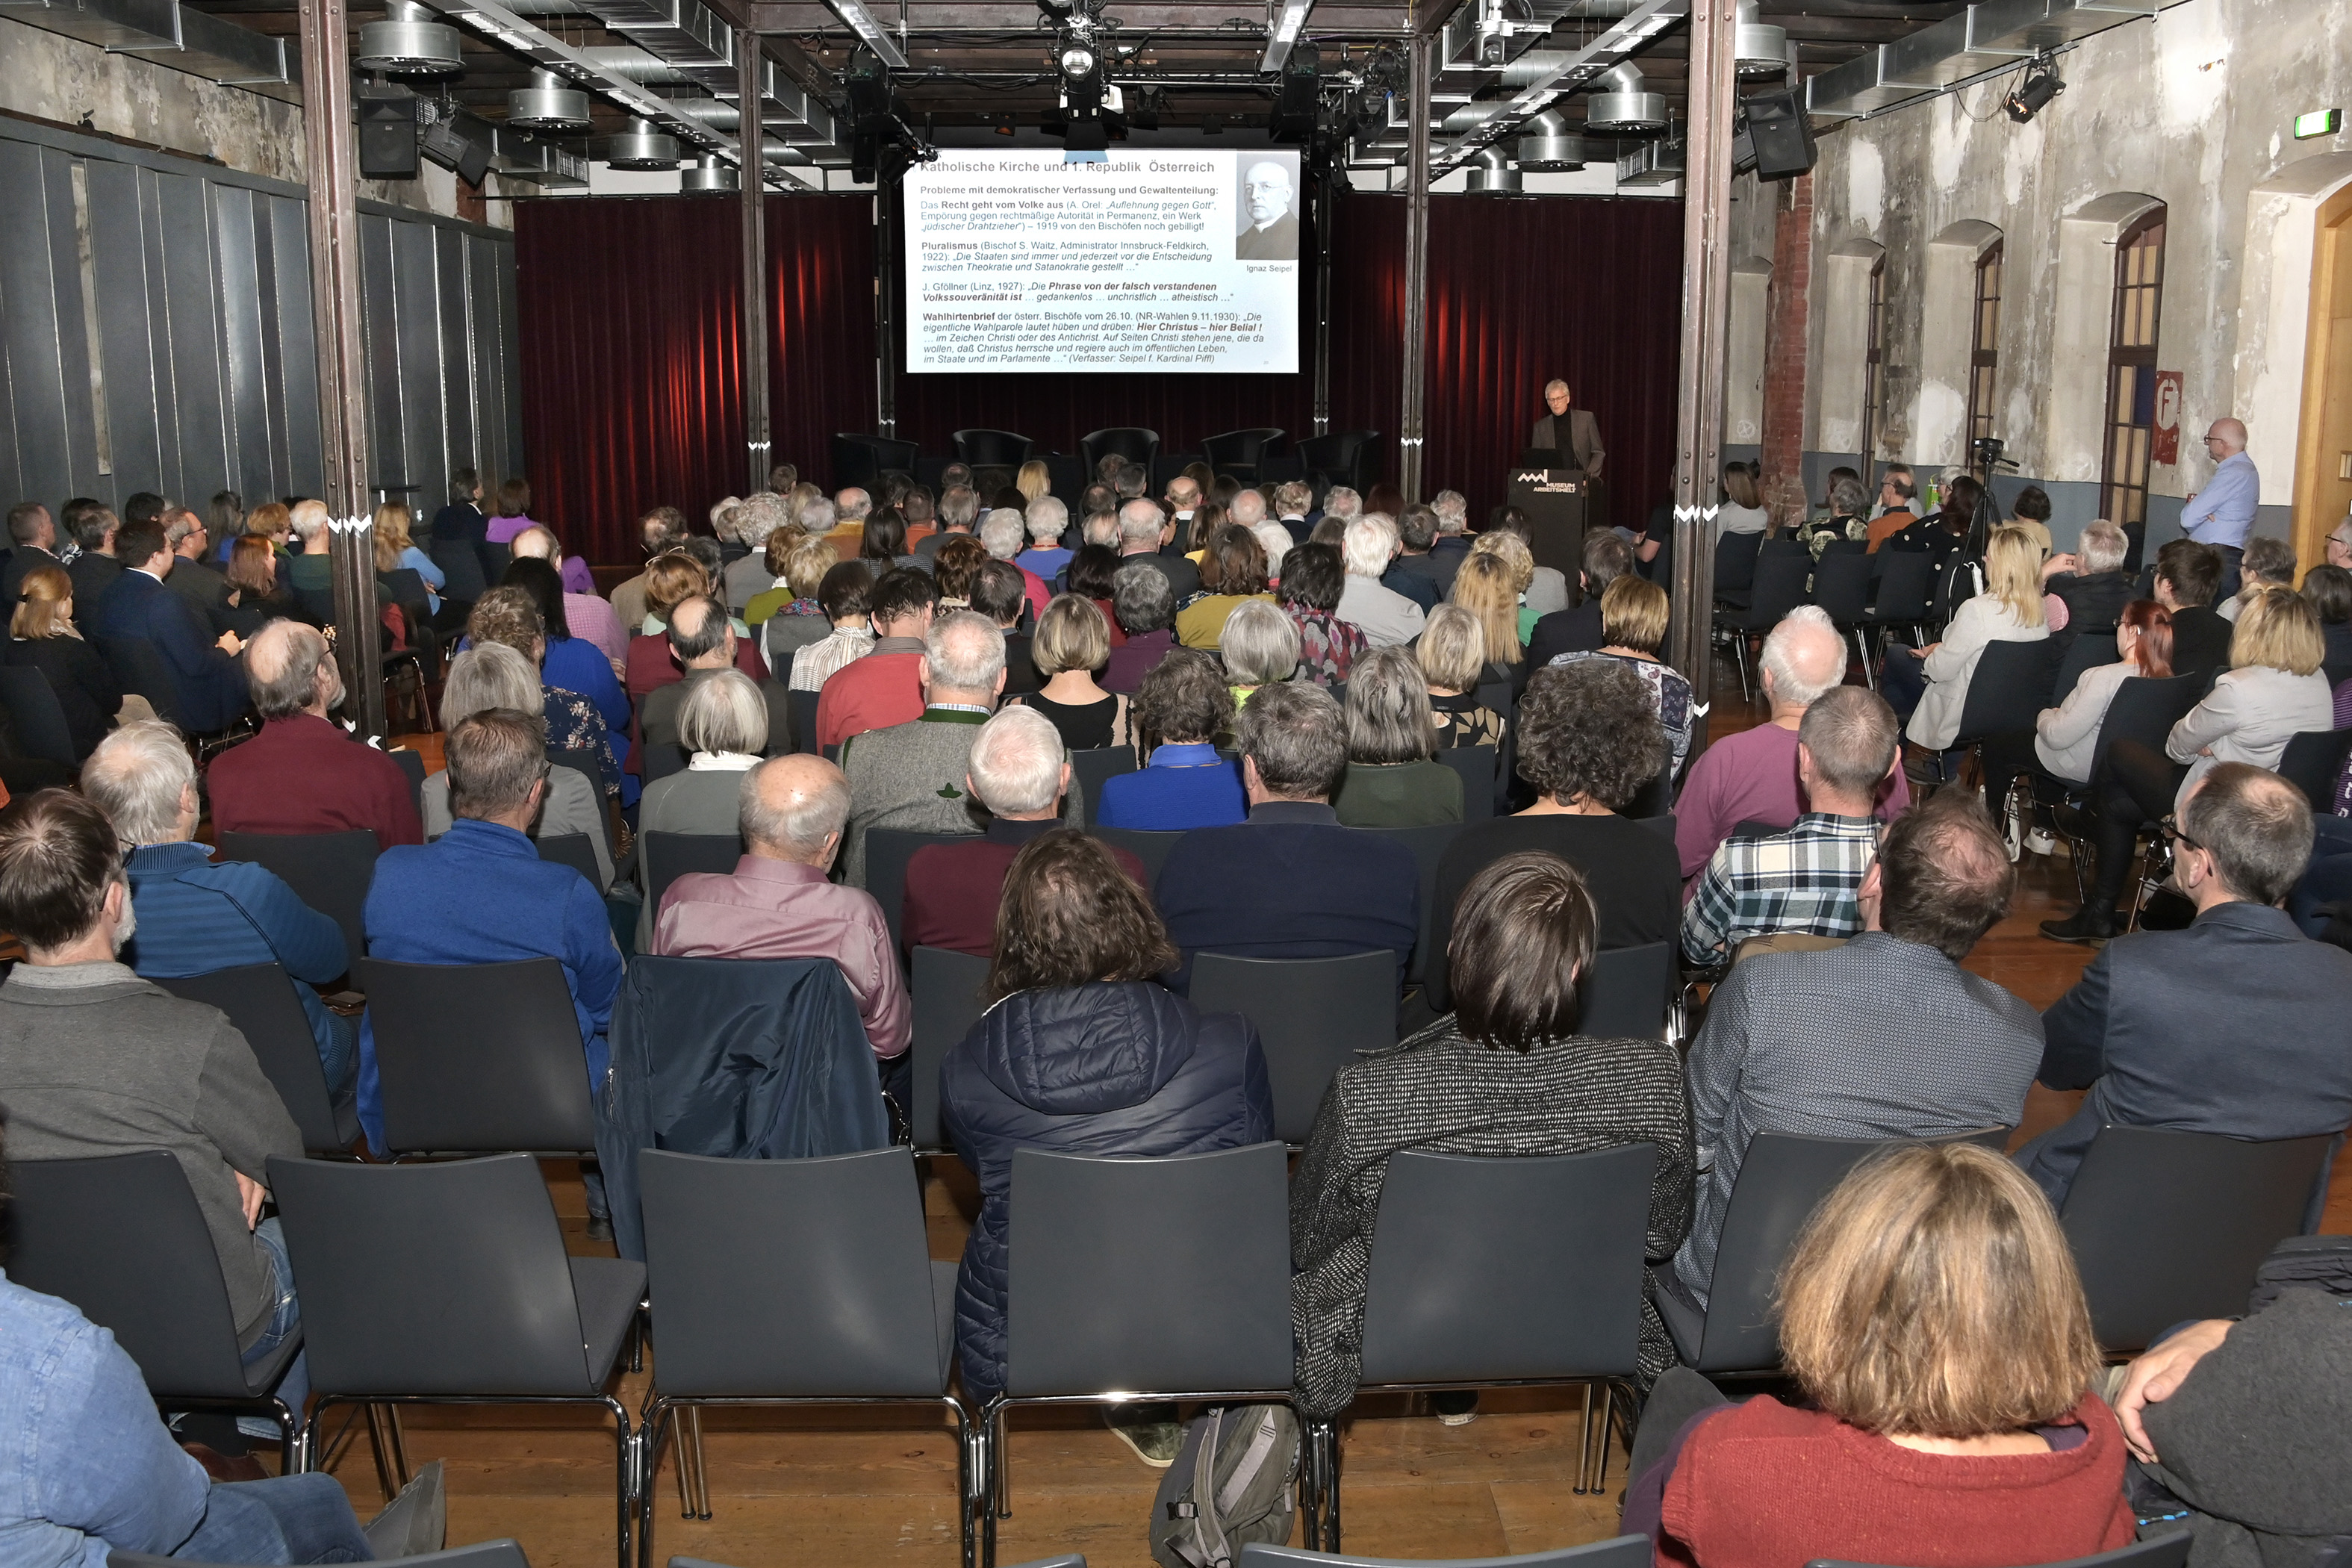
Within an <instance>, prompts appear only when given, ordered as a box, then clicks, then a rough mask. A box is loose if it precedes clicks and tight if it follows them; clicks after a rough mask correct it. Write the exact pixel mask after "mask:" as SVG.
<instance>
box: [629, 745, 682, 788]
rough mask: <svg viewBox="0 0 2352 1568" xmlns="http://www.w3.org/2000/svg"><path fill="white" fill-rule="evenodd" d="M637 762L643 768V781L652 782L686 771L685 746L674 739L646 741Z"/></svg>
mask: <svg viewBox="0 0 2352 1568" xmlns="http://www.w3.org/2000/svg"><path fill="white" fill-rule="evenodd" d="M639 762H640V763H641V765H642V766H643V767H644V769H645V782H646V783H647V784H652V783H653V782H654V781H655V780H656V779H666V778H667V777H669V776H670V774H672V773H684V772H686V764H687V755H686V748H685V747H684V746H681V745H679V744H678V743H677V742H675V741H647V742H646V743H645V746H644V754H643V756H642V757H641V758H640V759H639Z"/></svg>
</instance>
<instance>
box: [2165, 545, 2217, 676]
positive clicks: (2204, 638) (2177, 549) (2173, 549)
mask: <svg viewBox="0 0 2352 1568" xmlns="http://www.w3.org/2000/svg"><path fill="white" fill-rule="evenodd" d="M2153 584H2154V585H2153V587H2152V588H2151V590H2150V592H2152V593H2153V594H2154V595H2156V602H2157V603H2158V604H2159V605H2163V606H2164V607H2165V608H2166V609H2168V610H2170V611H2171V612H2172V669H2173V673H2174V674H2176V675H2195V676H2200V677H2202V678H2204V679H2207V680H2210V679H2212V678H2213V676H2214V674H2215V672H2216V671H2219V670H2222V669H2226V668H2229V664H2230V633H2231V626H2230V623H2229V622H2227V621H2225V620H2223V619H2222V618H2221V616H2220V615H2219V614H2218V613H2217V612H2216V611H2215V610H2214V609H2213V608H2212V605H2213V595H2214V592H2215V590H2216V589H2218V588H2219V587H2220V586H2221V552H2220V551H2218V550H2216V549H2214V548H2213V547H2212V546H2211V545H2210V544H2200V543H2198V542H2196V541H2194V540H2190V539H2176V540H2174V541H2173V542H2171V543H2169V544H2167V545H2166V546H2165V547H2164V548H2163V549H2161V550H2159V551H2158V552H2156V574H2155V576H2154V578H2153Z"/></svg>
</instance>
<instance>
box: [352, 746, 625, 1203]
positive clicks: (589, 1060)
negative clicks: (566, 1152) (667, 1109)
mask: <svg viewBox="0 0 2352 1568" xmlns="http://www.w3.org/2000/svg"><path fill="white" fill-rule="evenodd" d="M537 717H538V716H537V715H536V714H530V715H526V714H522V713H517V712H513V711H510V710H504V709H496V708H494V709H491V710H488V711H487V712H482V713H477V714H475V715H474V716H473V717H471V718H469V719H466V720H463V721H459V722H458V723H457V724H453V725H451V726H450V728H449V732H448V736H447V738H446V743H445V752H446V757H447V759H448V773H449V812H450V816H451V817H452V818H453V819H454V820H453V821H452V823H451V825H450V827H449V831H448V832H447V833H446V834H444V835H443V836H442V837H440V838H438V839H436V840H435V841H434V842H433V843H431V844H427V845H425V846H423V847H415V848H407V847H404V848H398V849H392V850H387V851H386V852H385V853H384V855H383V858H382V859H380V860H378V861H377V862H376V863H375V880H374V882H373V884H371V885H370V886H369V888H368V896H367V905H366V908H365V910H364V912H363V917H362V918H363V919H364V921H365V922H366V930H367V941H368V953H369V955H370V956H371V957H374V958H388V959H391V960H393V961H394V962H395V963H514V962H517V961H520V960H522V959H529V958H552V959H556V960H559V961H560V962H561V963H562V965H563V982H564V984H565V985H566V986H568V987H569V988H570V990H571V992H572V1013H573V1016H575V1017H576V1018H577V1019H578V1021H579V1025H580V1039H581V1044H582V1046H583V1047H584V1051H585V1057H586V1060H585V1061H584V1063H583V1070H584V1071H585V1073H586V1075H587V1079H588V1090H589V1093H590V1094H592V1095H594V1094H598V1093H601V1092H602V1091H603V1089H604V1074H605V1070H606V1068H608V1067H609V1066H610V1065H611V1061H612V1058H611V1054H610V1051H609V1049H608V1047H606V1045H605V1040H604V1030H605V1026H606V1025H607V1024H609V1023H610V1022H611V1021H612V1016H613V997H614V994H616V993H617V992H618V991H619V990H620V988H621V953H620V950H619V949H618V948H617V947H616V946H614V942H613V925H612V921H611V919H610V917H609V916H607V915H606V913H605V911H604V897H603V895H601V894H599V893H598V892H597V891H596V889H593V888H592V887H590V886H589V885H588V879H586V878H585V877H583V876H582V875H581V874H580V873H579V872H577V871H575V870H573V869H572V868H571V867H569V866H565V865H562V864H560V863H558V862H556V861H553V860H542V859H541V858H539V850H538V847H536V846H535V845H533V844H532V843H531V841H530V838H529V837H527V835H528V833H529V832H530V825H531V821H532V819H533V818H535V817H536V816H538V815H539V805H540V800H541V797H542V796H543V795H546V793H547V742H546V738H545V732H544V731H542V730H541V726H540V725H539V724H538V723H537V722H536V720H537ZM359 1111H360V1125H361V1126H362V1127H363V1128H365V1129H366V1130H367V1135H368V1143H369V1146H370V1147H372V1148H373V1149H374V1150H375V1151H376V1152H377V1153H378V1154H379V1155H381V1154H382V1153H383V1152H384V1148H385V1145H384V1142H383V1089H382V1087H381V1085H380V1084H379V1082H378V1080H377V1078H376V1067H375V1035H374V1029H373V1022H372V1020H371V1021H370V1022H367V1023H362V1025H361V1026H360V1078H359ZM594 1195H595V1194H593V1192H592V1194H591V1196H592V1198H593V1196H594Z"/></svg>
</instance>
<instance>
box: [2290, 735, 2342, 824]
mask: <svg viewBox="0 0 2352 1568" xmlns="http://www.w3.org/2000/svg"><path fill="white" fill-rule="evenodd" d="M2347 752H2352V730H2305V731H2303V732H2302V733H2301V734H2299V735H2297V736H2295V737H2294V739H2292V740H2290V741H2289V742H2287V743H2286V752H2285V754H2284V755H2283V756H2281V757H2280V758H2279V765H2278V771H2279V775H2280V776H2281V777H2282V778H2284V779H2285V780H2286V781H2287V782H2288V783H2289V784H2293V785H2294V786H2295V788H2297V789H2299V790H2301V791H2303V793H2304V795H2305V797H2306V798H2308V799H2309V800H2310V802H2311V809H2312V810H2314V811H2317V812H2331V811H2334V810H2335V809H2336V780H2338V779H2340V778H2342V777H2343V776H2344V758H2345V754H2346V753H2347Z"/></svg>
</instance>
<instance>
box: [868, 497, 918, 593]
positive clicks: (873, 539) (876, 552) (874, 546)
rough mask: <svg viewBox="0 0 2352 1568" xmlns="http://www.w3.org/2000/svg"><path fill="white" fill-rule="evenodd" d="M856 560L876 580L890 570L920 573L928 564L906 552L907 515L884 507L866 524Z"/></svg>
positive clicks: (890, 507)
mask: <svg viewBox="0 0 2352 1568" xmlns="http://www.w3.org/2000/svg"><path fill="white" fill-rule="evenodd" d="M857 558H858V559H859V560H860V561H863V562H865V563H866V568H867V569H868V570H869V571H871V572H872V573H873V574H874V575H875V577H876V578H877V579H879V578H880V577H881V575H882V574H883V573H885V572H887V571H889V570H890V569H891V568H892V567H894V566H906V567H910V568H912V569H913V570H915V571H918V572H919V571H921V570H923V569H924V568H925V567H926V566H927V565H928V564H929V563H928V562H926V561H924V559H923V558H922V557H921V556H919V555H917V554H915V553H913V552H910V551H909V550H908V548H907V514H906V513H904V512H902V511H900V510H898V508H897V507H895V506H886V507H884V508H883V509H882V510H880V511H877V512H876V513H875V514H874V515H873V516H871V517H869V518H867V519H866V531H865V533H864V534H863V535H862V536H861V537H860V539H859V541H858V546H857Z"/></svg>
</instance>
